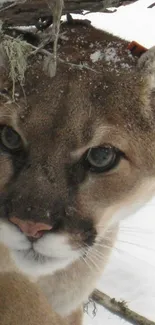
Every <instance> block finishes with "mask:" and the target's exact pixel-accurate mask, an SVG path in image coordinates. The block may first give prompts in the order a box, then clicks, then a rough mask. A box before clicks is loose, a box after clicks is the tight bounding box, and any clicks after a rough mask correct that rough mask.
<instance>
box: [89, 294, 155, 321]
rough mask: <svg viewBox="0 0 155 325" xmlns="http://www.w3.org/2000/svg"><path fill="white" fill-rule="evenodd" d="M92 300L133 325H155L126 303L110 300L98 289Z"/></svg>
mask: <svg viewBox="0 0 155 325" xmlns="http://www.w3.org/2000/svg"><path fill="white" fill-rule="evenodd" d="M91 298H92V299H93V300H94V301H95V302H96V303H98V304H99V305H101V306H103V307H105V308H106V309H108V310H109V311H111V312H112V313H113V314H116V315H118V316H120V317H121V318H123V319H125V320H127V321H129V322H130V323H131V324H133V325H155V322H153V321H151V320H149V319H147V318H145V317H143V316H141V315H139V314H137V313H136V312H135V311H133V310H131V309H129V308H128V306H127V304H126V303H125V302H124V301H117V300H116V299H114V298H110V297H109V296H108V295H106V294H105V293H103V292H101V291H99V290H97V289H96V290H95V291H94V292H93V293H92V295H91Z"/></svg>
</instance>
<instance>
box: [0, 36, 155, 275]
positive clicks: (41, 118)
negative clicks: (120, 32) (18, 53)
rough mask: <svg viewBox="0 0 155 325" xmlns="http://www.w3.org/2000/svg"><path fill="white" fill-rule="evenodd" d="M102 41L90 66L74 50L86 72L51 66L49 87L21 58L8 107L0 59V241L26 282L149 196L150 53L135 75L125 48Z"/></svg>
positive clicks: (154, 163) (153, 178)
mask: <svg viewBox="0 0 155 325" xmlns="http://www.w3.org/2000/svg"><path fill="white" fill-rule="evenodd" d="M100 33H102V32H100ZM83 37H85V36H84V35H83ZM106 37H107V36H106V34H104V33H102V39H103V40H104V41H103V42H101V45H102V48H100V49H99V50H100V51H101V52H102V55H101V56H100V58H99V60H98V61H97V60H96V61H95V59H93V54H94V52H95V50H94V49H93V48H92V47H91V46H89V45H90V44H88V46H87V48H85V47H84V49H83V48H82V50H81V48H80V47H79V52H76V51H75V56H77V58H78V60H79V61H81V60H82V57H81V58H80V55H81V56H82V51H85V57H84V60H85V61H86V60H87V61H88V64H87V68H86V67H84V68H83V69H80V68H78V67H74V66H71V65H70V64H65V63H60V62H59V63H58V71H57V74H56V76H55V77H54V78H52V79H51V78H48V77H47V76H46V75H45V74H44V73H43V71H42V58H41V57H40V56H37V58H36V57H35V58H31V60H30V62H29V65H28V70H27V73H26V79H25V86H24V89H22V88H21V87H20V86H19V85H18V84H17V85H16V90H15V96H16V101H15V102H14V103H13V102H12V101H10V100H9V99H8V98H9V96H11V94H12V84H11V82H10V81H9V78H8V79H7V80H6V79H5V78H3V77H5V75H7V68H6V65H5V59H4V58H3V57H2V58H1V60H0V69H1V83H0V85H1V89H0V91H1V96H0V193H1V195H0V203H1V211H0V213H1V214H0V241H1V242H3V243H4V244H6V245H7V246H8V247H9V248H10V249H11V251H12V254H13V257H14V259H15V261H16V263H17V264H18V266H19V267H20V268H21V269H22V270H24V271H25V272H27V273H30V274H31V273H32V274H34V273H36V274H47V273H52V272H54V271H55V270H58V269H61V268H65V267H66V266H67V265H68V264H71V263H72V262H73V261H75V260H77V259H79V258H81V257H83V256H86V255H87V252H88V251H89V249H91V248H92V247H93V245H94V243H96V242H98V243H99V242H100V241H101V240H102V238H104V236H105V234H106V233H107V231H109V229H111V227H113V226H114V223H116V222H118V221H119V220H121V218H122V217H124V216H125V215H128V214H130V213H131V212H133V211H135V210H136V209H137V208H138V207H139V206H141V205H142V204H143V203H144V202H145V201H147V200H148V198H150V197H151V196H152V195H153V194H154V192H155V69H154V62H155V60H154V56H155V55H154V53H155V51H154V52H153V51H152V52H148V53H153V54H152V56H150V57H151V59H149V60H148V61H147V60H145V59H146V58H148V57H149V55H148V54H145V55H144V56H143V57H141V65H143V64H144V67H143V68H141V69H140V70H137V68H136V67H135V63H134V62H135V61H134V60H133V59H132V58H131V57H130V56H129V54H128V52H127V51H124V44H125V43H123V42H122V41H120V40H118V39H116V38H114V37H112V36H108V37H109V38H108V39H106ZM109 39H110V41H111V43H109ZM109 44H111V45H109ZM110 46H111V48H113V51H116V54H117V56H118V60H113V61H112V57H114V55H113V56H112V50H109V49H110ZM125 46H126V44H125ZM122 49H123V50H122ZM63 51H65V49H63V50H62V53H61V50H60V55H61V56H62V58H63V55H64V53H65V52H63ZM66 51H68V52H67V53H69V59H68V61H69V60H70V61H71V60H72V58H71V56H70V52H69V50H68V48H67V47H66ZM80 51H81V52H80ZM108 51H109V52H108ZM110 51H111V52H110ZM105 53H106V54H107V57H106V56H105ZM108 53H109V60H108ZM110 53H111V54H110ZM119 53H120V57H119ZM122 53H123V54H122ZM3 54H4V53H3ZM86 54H87V55H86ZM91 55H92V56H91ZM110 55H111V56H110ZM147 55H148V57H146V56H147ZM1 56H2V55H1ZM122 56H123V63H121V58H122ZM64 58H65V55H64ZM79 58H80V59H79ZM90 58H91V59H90ZM94 58H95V56H94ZM152 58H153V59H152ZM66 60H67V59H66ZM70 61H69V62H70ZM79 61H78V62H79ZM146 61H147V63H148V62H149V65H148V66H147V64H145V62H146ZM73 63H74V62H73ZM149 67H151V68H149ZM4 79H5V81H4ZM4 84H5V86H4ZM6 85H7V86H6ZM4 88H5V89H4ZM6 88H7V89H6Z"/></svg>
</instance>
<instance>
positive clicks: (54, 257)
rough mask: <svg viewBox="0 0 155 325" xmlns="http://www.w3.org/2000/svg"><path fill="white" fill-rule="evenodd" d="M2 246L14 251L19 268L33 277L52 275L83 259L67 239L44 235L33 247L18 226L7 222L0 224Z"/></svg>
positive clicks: (3, 221) (62, 236)
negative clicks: (80, 258)
mask: <svg viewBox="0 0 155 325" xmlns="http://www.w3.org/2000/svg"><path fill="white" fill-rule="evenodd" d="M0 242H1V243H3V244H5V245H6V246H7V247H9V248H10V249H11V255H12V257H13V260H14V261H15V263H16V265H17V266H18V268H19V269H20V270H21V271H22V272H24V273H26V274H28V275H30V276H33V277H34V276H35V277H38V276H41V275H47V274H52V273H54V272H55V271H57V270H59V269H63V268H65V267H66V266H67V265H69V264H71V263H72V262H73V261H75V260H77V259H78V258H79V257H80V256H81V252H80V250H73V249H72V247H71V246H70V245H69V244H68V238H67V235H60V234H52V233H51V234H45V235H44V236H43V237H42V238H40V239H38V240H37V241H35V242H32V243H31V242H30V241H29V240H28V238H27V237H26V236H25V235H24V234H23V233H22V232H21V231H20V230H18V228H17V227H16V226H14V225H13V224H11V223H9V222H8V221H6V220H4V219H1V220H0Z"/></svg>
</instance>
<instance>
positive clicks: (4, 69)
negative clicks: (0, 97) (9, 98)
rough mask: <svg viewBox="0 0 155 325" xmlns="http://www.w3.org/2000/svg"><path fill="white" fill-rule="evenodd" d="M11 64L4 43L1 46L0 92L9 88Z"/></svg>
mask: <svg viewBox="0 0 155 325" xmlns="http://www.w3.org/2000/svg"><path fill="white" fill-rule="evenodd" d="M8 68H9V62H8V58H7V55H6V53H5V50H4V47H3V45H2V43H1V44H0V91H2V90H3V89H5V88H8V83H9V69H8Z"/></svg>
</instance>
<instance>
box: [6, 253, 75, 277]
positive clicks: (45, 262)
mask: <svg viewBox="0 0 155 325" xmlns="http://www.w3.org/2000/svg"><path fill="white" fill-rule="evenodd" d="M11 255H12V258H13V260H14V261H15V263H16V265H17V267H18V268H19V269H20V270H21V272H22V273H24V274H26V275H29V276H32V277H35V278H38V277H40V276H44V275H51V274H53V273H55V272H56V271H58V270H61V269H65V268H66V267H67V266H68V265H70V264H72V263H73V261H75V260H76V259H77V258H75V259H70V258H68V259H67V258H56V257H53V258H52V257H51V258H49V257H47V256H45V255H42V254H39V253H37V252H35V251H34V250H33V249H28V250H12V251H11Z"/></svg>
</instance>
